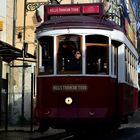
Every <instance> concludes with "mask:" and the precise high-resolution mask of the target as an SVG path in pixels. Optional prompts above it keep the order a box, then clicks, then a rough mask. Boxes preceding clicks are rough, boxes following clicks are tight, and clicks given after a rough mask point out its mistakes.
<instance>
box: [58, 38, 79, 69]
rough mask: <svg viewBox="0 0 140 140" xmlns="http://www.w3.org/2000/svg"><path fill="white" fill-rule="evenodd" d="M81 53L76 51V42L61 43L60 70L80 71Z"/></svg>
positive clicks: (59, 52) (59, 54) (59, 51)
mask: <svg viewBox="0 0 140 140" xmlns="http://www.w3.org/2000/svg"><path fill="white" fill-rule="evenodd" d="M80 58H81V53H80V51H79V50H77V49H76V44H75V42H74V41H64V42H61V43H60V47H59V50H58V61H59V70H61V69H63V70H65V71H67V70H68V71H69V70H72V71H73V70H80Z"/></svg>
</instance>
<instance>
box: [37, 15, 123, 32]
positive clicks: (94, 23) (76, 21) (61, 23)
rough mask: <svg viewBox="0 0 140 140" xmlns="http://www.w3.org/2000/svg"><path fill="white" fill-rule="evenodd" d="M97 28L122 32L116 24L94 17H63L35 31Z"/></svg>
mask: <svg viewBox="0 0 140 140" xmlns="http://www.w3.org/2000/svg"><path fill="white" fill-rule="evenodd" d="M81 27H82V28H94V29H95V28H99V29H108V30H113V29H118V30H122V29H121V28H120V27H119V26H118V25H117V24H115V23H114V22H112V21H109V20H105V19H104V18H97V17H95V16H77V15H76V16H63V17H58V18H54V19H51V20H48V21H46V22H44V23H42V24H41V25H40V26H38V27H37V29H36V31H40V30H44V29H50V28H53V29H54V28H55V29H57V28H81Z"/></svg>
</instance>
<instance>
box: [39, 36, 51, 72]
mask: <svg viewBox="0 0 140 140" xmlns="http://www.w3.org/2000/svg"><path fill="white" fill-rule="evenodd" d="M39 45H40V48H39V58H40V59H39V72H40V73H45V74H53V46H54V45H53V37H50V36H45V37H42V38H40V39H39Z"/></svg>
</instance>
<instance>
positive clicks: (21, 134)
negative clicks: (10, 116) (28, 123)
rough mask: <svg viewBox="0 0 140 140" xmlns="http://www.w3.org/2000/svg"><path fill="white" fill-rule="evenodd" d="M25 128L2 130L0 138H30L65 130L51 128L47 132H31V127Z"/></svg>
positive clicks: (23, 139)
mask: <svg viewBox="0 0 140 140" xmlns="http://www.w3.org/2000/svg"><path fill="white" fill-rule="evenodd" d="M24 129H25V130H26V131H25V130H20V131H19V130H16V131H15V130H9V129H8V131H7V132H5V131H0V140H30V139H31V138H32V139H34V138H36V137H43V136H50V135H55V134H59V133H63V132H65V131H64V130H57V129H52V128H50V129H49V130H48V131H47V132H45V133H43V134H41V133H38V132H30V131H28V130H29V128H27V129H26V128H24Z"/></svg>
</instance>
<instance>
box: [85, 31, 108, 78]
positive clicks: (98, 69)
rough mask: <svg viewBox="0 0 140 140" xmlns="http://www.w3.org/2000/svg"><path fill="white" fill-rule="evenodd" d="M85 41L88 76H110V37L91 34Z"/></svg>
mask: <svg viewBox="0 0 140 140" xmlns="http://www.w3.org/2000/svg"><path fill="white" fill-rule="evenodd" d="M85 40H86V41H85V43H86V74H95V75H96V74H98V75H107V74H109V37H107V36H104V35H97V34H91V35H86V36H85ZM89 49H90V50H89Z"/></svg>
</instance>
